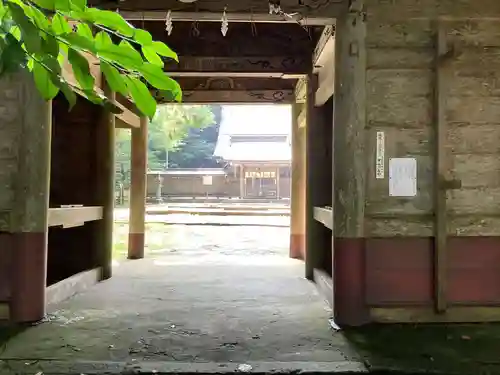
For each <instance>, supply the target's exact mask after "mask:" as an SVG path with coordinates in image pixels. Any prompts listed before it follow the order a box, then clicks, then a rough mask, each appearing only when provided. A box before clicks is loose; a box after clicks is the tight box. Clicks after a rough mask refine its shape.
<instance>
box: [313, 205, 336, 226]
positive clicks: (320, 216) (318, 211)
mask: <svg viewBox="0 0 500 375" xmlns="http://www.w3.org/2000/svg"><path fill="white" fill-rule="evenodd" d="M314 220H316V221H319V222H320V223H321V224H323V225H324V226H325V227H327V228H328V229H333V211H332V209H331V208H327V207H314Z"/></svg>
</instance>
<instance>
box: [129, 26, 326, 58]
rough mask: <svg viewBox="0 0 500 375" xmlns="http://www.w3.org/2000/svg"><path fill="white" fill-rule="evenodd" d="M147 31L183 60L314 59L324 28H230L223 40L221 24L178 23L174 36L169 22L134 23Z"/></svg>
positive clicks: (174, 29)
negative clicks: (196, 57) (288, 57)
mask: <svg viewBox="0 0 500 375" xmlns="http://www.w3.org/2000/svg"><path fill="white" fill-rule="evenodd" d="M132 24H133V25H134V26H136V27H141V28H145V29H146V30H147V31H149V32H150V33H151V35H152V36H153V39H155V40H161V41H163V42H165V43H166V44H167V45H168V46H169V47H170V48H172V50H174V51H175V52H176V53H177V54H178V55H179V56H205V57H210V56H214V55H216V56H219V57H236V56H246V57H251V56H311V54H312V52H313V50H314V47H315V46H316V43H317V40H318V38H319V37H320V35H321V31H322V30H323V28H322V27H311V28H309V29H308V30H305V29H304V28H303V27H301V26H300V25H296V24H295V25H294V24H284V25H279V24H278V25H277V24H254V25H253V26H252V25H249V24H241V23H240V24H230V25H229V31H228V33H227V34H226V36H223V35H222V33H221V31H220V22H217V23H215V22H214V23H211V22H205V23H198V24H197V25H196V24H193V23H192V22H177V23H175V24H174V25H173V27H174V28H173V31H172V34H171V35H168V34H167V32H166V31H165V21H156V22H141V21H137V22H132Z"/></svg>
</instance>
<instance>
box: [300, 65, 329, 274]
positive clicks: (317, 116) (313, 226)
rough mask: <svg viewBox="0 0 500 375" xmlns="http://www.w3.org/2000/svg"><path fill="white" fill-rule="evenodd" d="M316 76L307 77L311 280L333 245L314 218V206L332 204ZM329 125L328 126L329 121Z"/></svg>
mask: <svg viewBox="0 0 500 375" xmlns="http://www.w3.org/2000/svg"><path fill="white" fill-rule="evenodd" d="M317 87H318V86H317V76H316V75H314V74H310V75H309V76H308V77H307V98H306V106H307V109H306V110H307V112H306V133H307V135H306V163H307V167H306V170H307V173H306V176H307V177H306V180H307V181H306V278H307V279H309V280H313V279H314V269H324V268H325V267H330V265H326V264H323V263H324V260H325V254H328V253H329V252H330V248H331V245H332V238H331V231H330V229H328V228H326V227H325V226H324V225H323V224H322V223H320V222H318V221H316V220H315V219H314V207H323V206H327V205H330V204H331V170H330V162H331V158H330V156H329V155H328V152H327V148H329V147H330V144H329V143H330V142H329V139H328V138H331V133H330V131H329V130H330V129H328V131H326V129H325V121H324V118H323V113H322V112H323V111H321V108H319V107H316V106H315V97H316V90H317ZM328 126H331V125H330V124H328Z"/></svg>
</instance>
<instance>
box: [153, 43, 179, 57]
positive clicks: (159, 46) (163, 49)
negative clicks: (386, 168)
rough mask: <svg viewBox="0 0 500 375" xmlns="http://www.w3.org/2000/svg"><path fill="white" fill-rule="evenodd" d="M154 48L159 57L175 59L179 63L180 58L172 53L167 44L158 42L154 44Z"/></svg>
mask: <svg viewBox="0 0 500 375" xmlns="http://www.w3.org/2000/svg"><path fill="white" fill-rule="evenodd" d="M153 47H154V49H155V51H156V53H157V54H158V55H160V56H164V57H168V58H169V59H173V60H175V61H177V62H179V57H178V56H177V54H176V53H175V52H174V51H172V50H171V49H170V47H169V46H167V45H166V44H165V43H162V42H158V41H156V42H153Z"/></svg>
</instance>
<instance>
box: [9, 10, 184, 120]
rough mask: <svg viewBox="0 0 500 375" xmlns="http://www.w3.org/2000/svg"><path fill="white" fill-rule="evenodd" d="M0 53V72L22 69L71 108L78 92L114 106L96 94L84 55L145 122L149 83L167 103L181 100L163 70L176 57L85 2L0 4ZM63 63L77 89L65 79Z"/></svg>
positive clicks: (150, 110) (152, 107)
mask: <svg viewBox="0 0 500 375" xmlns="http://www.w3.org/2000/svg"><path fill="white" fill-rule="evenodd" d="M113 38H114V39H116V40H119V42H118V43H116V42H115V41H114V40H113ZM0 50H1V58H0V74H5V73H9V72H13V71H16V70H18V69H19V68H27V69H28V70H29V71H31V72H32V73H33V76H34V79H35V83H36V86H37V88H38V90H39V91H40V94H41V95H42V97H43V98H44V99H46V100H50V99H53V98H54V97H55V96H56V95H57V94H58V93H59V92H62V93H63V94H64V95H65V97H66V99H67V100H68V102H69V104H70V107H72V106H73V105H74V104H75V103H76V95H77V94H80V95H82V96H84V97H85V98H87V99H88V100H90V101H92V102H93V103H98V104H104V105H108V107H109V108H110V109H113V108H115V107H114V106H113V105H112V103H111V102H110V100H109V98H107V97H106V96H105V95H104V94H103V92H102V91H100V90H96V87H95V78H94V77H93V76H92V74H91V71H90V66H89V61H88V59H87V56H89V55H90V56H94V57H95V58H96V59H97V60H98V63H99V64H100V67H101V71H102V73H103V74H104V76H105V78H106V81H107V83H108V85H109V86H110V89H111V90H112V91H115V92H117V93H120V94H122V95H124V96H126V97H131V98H132V100H133V101H134V103H135V104H136V106H137V108H138V109H139V110H140V111H141V112H142V113H143V114H144V115H146V116H148V117H149V118H153V116H154V115H155V113H156V101H155V99H154V98H153V97H152V96H151V94H150V92H149V88H148V84H149V85H150V86H152V87H154V88H156V89H159V90H161V91H163V94H164V95H165V96H166V97H169V98H171V99H172V100H175V101H180V100H181V98H182V94H181V89H180V86H179V85H178V83H177V82H176V81H174V80H173V79H171V78H170V77H168V76H167V74H165V72H164V71H163V65H164V61H163V59H165V58H166V59H174V60H177V54H176V53H175V52H174V51H172V50H171V49H170V48H169V47H168V46H167V45H166V44H164V43H162V42H159V41H154V40H153V38H152V36H151V34H150V33H149V32H147V31H145V30H141V29H138V28H135V27H133V26H132V25H130V24H129V23H128V22H127V21H125V20H124V19H123V17H122V16H120V15H119V14H118V13H116V12H112V11H108V10H100V9H96V8H89V7H87V2H86V0H33V1H30V0H0ZM66 62H68V63H69V64H70V65H71V67H72V70H73V75H74V77H75V78H76V81H77V83H78V86H76V85H75V84H73V83H71V82H68V81H67V80H66V79H65V78H64V76H63V74H62V73H63V66H64V64H66Z"/></svg>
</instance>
